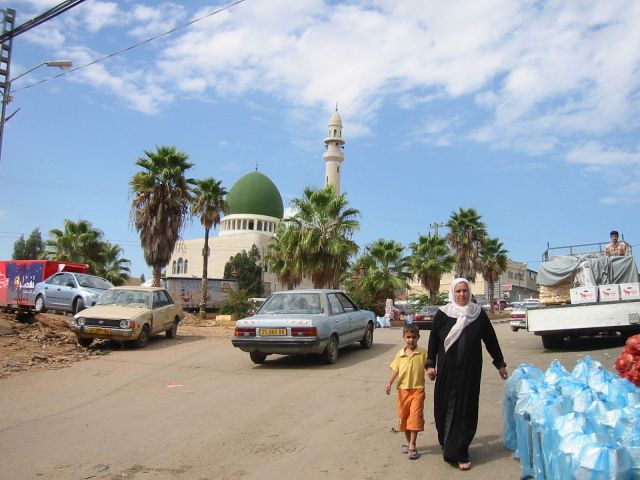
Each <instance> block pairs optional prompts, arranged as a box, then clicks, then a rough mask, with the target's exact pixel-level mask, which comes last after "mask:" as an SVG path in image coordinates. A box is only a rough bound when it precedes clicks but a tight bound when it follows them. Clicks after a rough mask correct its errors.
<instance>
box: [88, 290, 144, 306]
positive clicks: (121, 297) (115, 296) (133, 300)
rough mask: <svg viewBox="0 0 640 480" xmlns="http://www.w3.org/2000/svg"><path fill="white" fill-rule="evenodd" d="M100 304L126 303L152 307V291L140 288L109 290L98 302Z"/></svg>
mask: <svg viewBox="0 0 640 480" xmlns="http://www.w3.org/2000/svg"><path fill="white" fill-rule="evenodd" d="M98 304H100V305H126V306H129V307H144V308H151V292H143V291H140V290H120V289H117V288H113V289H111V290H107V292H106V293H105V294H104V295H103V296H102V298H101V299H100V301H99V302H98Z"/></svg>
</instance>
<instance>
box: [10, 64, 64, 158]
mask: <svg viewBox="0 0 640 480" xmlns="http://www.w3.org/2000/svg"><path fill="white" fill-rule="evenodd" d="M45 65H46V66H47V67H57V68H61V69H62V70H68V69H69V68H71V66H72V65H73V63H71V61H70V60H49V61H47V62H42V63H40V64H38V65H36V66H35V67H33V68H30V69H29V70H27V71H26V72H23V73H21V74H20V75H17V76H15V77H13V78H12V79H10V80H9V81H7V84H6V87H5V89H4V94H3V95H2V111H1V112H0V155H1V154H2V140H3V138H4V124H5V123H6V122H7V121H8V120H9V119H10V118H11V117H12V116H13V115H10V116H9V118H6V117H5V115H6V113H7V105H8V104H9V102H11V100H12V99H11V83H12V82H14V81H16V80H17V79H18V78H20V77H24V76H25V75H26V74H28V73H31V72H33V71H34V70H35V69H36V68H40V67H44V66H45Z"/></svg>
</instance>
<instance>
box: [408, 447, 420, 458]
mask: <svg viewBox="0 0 640 480" xmlns="http://www.w3.org/2000/svg"><path fill="white" fill-rule="evenodd" d="M417 458H420V454H419V453H418V450H416V449H415V448H410V449H409V460H416V459H417Z"/></svg>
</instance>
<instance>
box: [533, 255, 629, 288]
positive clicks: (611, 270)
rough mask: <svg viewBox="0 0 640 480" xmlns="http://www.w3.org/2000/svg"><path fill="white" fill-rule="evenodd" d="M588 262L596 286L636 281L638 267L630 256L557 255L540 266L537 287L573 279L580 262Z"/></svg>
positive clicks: (549, 285)
mask: <svg viewBox="0 0 640 480" xmlns="http://www.w3.org/2000/svg"><path fill="white" fill-rule="evenodd" d="M585 260H588V261H589V263H590V265H591V273H592V274H593V277H594V279H595V281H596V285H609V284H611V283H634V282H637V281H638V267H637V266H636V260H635V258H634V257H632V256H628V257H607V256H606V255H604V254H599V253H590V254H586V255H558V256H557V257H553V258H551V259H549V260H547V261H546V262H542V264H541V265H540V271H538V285H545V286H547V287H551V286H553V285H558V284H559V283H562V282H563V281H566V280H567V279H570V278H573V276H574V275H575V274H576V271H577V270H578V265H579V264H580V262H583V261H585Z"/></svg>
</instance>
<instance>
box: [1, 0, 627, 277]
mask: <svg viewBox="0 0 640 480" xmlns="http://www.w3.org/2000/svg"><path fill="white" fill-rule="evenodd" d="M57 3H58V1H57V0H55V1H48V0H15V1H14V2H13V3H12V5H11V7H12V8H15V9H16V10H17V22H16V25H20V24H22V23H23V22H25V21H27V20H28V19H30V18H32V17H33V16H35V15H37V14H40V13H42V12H43V11H45V10H46V9H48V8H50V7H51V6H53V5H55V4H57ZM225 5H228V3H214V2H207V1H200V0H193V1H188V2H154V1H147V2H138V1H133V0H131V1H129V0H122V1H118V2H106V1H97V0H88V1H86V2H85V3H83V4H81V5H80V6H78V7H76V8H74V9H72V10H70V11H68V12H66V13H64V14H62V15H60V16H59V17H57V18H56V19H54V20H52V21H50V22H48V23H46V24H44V25H41V26H39V27H36V28H34V29H32V30H31V31H30V32H28V33H26V34H23V35H20V36H19V37H17V38H16V39H15V40H14V50H13V59H12V65H11V72H12V77H16V76H17V75H19V74H20V73H22V72H24V71H26V70H28V69H29V68H31V67H33V66H35V65H38V64H39V63H41V62H44V61H47V60H57V59H69V60H72V61H73V62H74V67H78V66H82V65H85V64H87V63H89V62H91V61H93V60H95V59H98V58H102V57H105V56H107V55H108V54H111V53H113V52H118V51H121V50H123V49H125V48H127V47H129V46H131V45H134V44H137V43H139V42H141V41H144V40H146V39H148V38H151V37H153V36H155V35H157V34H160V33H163V32H166V31H169V30H171V29H172V28H175V27H177V26H180V25H184V24H186V23H188V22H190V21H192V20H194V19H198V18H201V17H205V16H206V15H207V14H208V13H210V12H212V11H214V10H216V9H218V8H220V7H222V6H225ZM638 24H640V3H638V2H636V1H633V0H630V1H615V0H611V1H607V2H601V1H582V2H546V1H535V2H533V1H531V2H513V1H511V0H504V1H503V0H493V1H490V0H486V1H482V2H477V1H475V0H470V1H467V2H465V1H462V2H453V3H452V2H425V1H412V0H405V1H403V2H397V1H391V0H389V1H387V0H380V1H370V2H364V1H357V0H356V1H350V2H338V1H322V0H296V1H295V2H292V1H290V0H289V1H281V0H245V1H244V2H243V3H240V4H238V5H236V6H234V7H232V8H230V9H228V10H225V11H223V12H221V13H219V14H216V15H212V16H208V17H206V18H205V19H203V20H201V21H197V22H195V23H193V24H191V25H190V26H188V27H186V28H181V29H179V30H177V31H176V32H174V33H172V34H170V35H165V36H162V37H160V38H159V39H157V40H154V41H152V42H149V43H145V44H143V45H141V46H139V47H138V48H135V49H133V50H129V51H127V52H125V53H122V54H118V55H115V56H113V57H111V58H109V59H107V60H105V61H102V62H99V63H97V64H95V65H93V66H91V67H87V68H82V69H79V70H76V71H71V72H69V73H68V74H66V75H64V76H62V77H60V78H56V79H53V80H50V81H47V82H44V83H41V84H39V85H34V86H32V87H29V85H32V84H34V83H35V82H38V81H40V80H42V79H45V78H48V77H50V76H53V75H55V74H58V73H60V71H59V70H57V69H52V68H46V67H42V68H38V69H37V70H35V71H34V72H33V73H31V74H29V75H26V76H24V77H22V78H20V79H17V80H16V81H15V83H14V84H13V86H12V91H13V101H12V103H11V104H10V105H9V107H8V113H9V114H11V113H12V112H13V111H14V110H17V109H18V108H19V109H20V111H19V112H18V113H17V114H16V115H15V116H14V117H13V118H11V120H10V121H9V122H7V124H6V127H5V138H4V145H3V147H2V158H1V160H0V191H1V192H2V202H1V203H0V258H3V259H5V258H6V259H8V258H10V257H11V253H12V248H13V243H14V242H15V241H16V240H17V239H18V237H19V235H20V234H24V235H25V237H26V236H27V235H28V234H29V233H30V232H31V231H32V230H33V229H34V228H35V227H40V229H41V231H42V232H43V236H44V237H45V238H46V236H47V233H48V231H49V230H50V229H52V228H61V227H62V224H63V221H64V219H65V218H69V219H71V220H74V221H77V220H79V219H85V220H89V221H91V222H92V224H93V225H94V227H96V228H99V229H101V230H102V231H103V232H104V234H105V238H106V239H107V240H109V241H111V242H113V243H117V244H118V245H120V246H121V247H123V248H124V251H125V252H124V253H125V257H127V258H129V259H130V260H131V261H132V275H134V276H139V275H140V274H141V273H144V274H145V276H146V277H147V278H149V272H150V269H149V268H148V267H147V266H146V265H145V263H144V260H143V256H142V251H141V249H140V246H139V237H138V235H137V233H136V232H135V231H134V230H133V229H132V227H131V224H130V221H129V206H130V201H131V199H130V197H129V190H128V182H129V179H130V178H131V177H132V175H133V174H134V173H135V172H136V171H137V169H136V166H135V160H136V158H138V157H139V156H141V155H142V154H143V151H144V150H153V149H154V148H155V146H156V145H175V146H176V147H178V148H179V149H181V150H183V151H184V152H186V153H187V154H189V156H190V160H191V161H192V162H193V163H195V167H194V168H193V169H192V170H191V176H192V177H194V178H203V177H206V176H213V177H215V178H217V179H221V180H222V181H223V185H224V186H225V187H226V188H227V189H230V188H231V187H232V186H233V184H234V182H235V181H236V180H237V179H239V178H240V177H241V176H243V175H244V174H246V173H249V172H250V171H252V170H253V169H255V166H256V163H258V165H259V169H260V171H261V172H263V173H264V174H266V175H267V176H269V177H270V178H271V179H272V180H273V181H274V182H275V184H276V185H277V186H278V188H279V189H280V191H281V193H282V196H283V200H284V203H285V207H287V206H288V205H289V202H290V200H291V199H292V198H294V197H297V196H300V195H301V192H302V190H303V188H304V187H305V186H307V185H312V186H321V185H322V181H323V176H324V168H325V166H324V161H323V159H322V154H323V152H324V143H323V140H324V138H325V135H326V131H327V122H328V119H329V117H330V116H331V113H332V110H333V108H335V104H336V103H338V105H339V109H340V113H341V115H342V119H343V122H344V131H343V133H344V136H345V138H346V145H345V156H346V159H345V162H344V164H343V176H342V190H343V191H344V192H345V193H346V194H347V198H348V200H349V201H350V203H351V205H352V206H354V207H355V208H358V209H360V211H361V213H362V215H361V218H360V221H361V229H360V231H359V233H358V235H357V236H356V240H357V242H358V243H359V245H360V246H362V247H363V246H365V245H367V244H368V243H370V242H372V241H373V240H375V239H377V238H380V237H384V238H391V239H395V240H398V241H400V242H401V243H403V244H405V245H408V244H409V243H410V242H412V241H415V240H416V239H417V237H418V235H419V234H425V233H426V232H427V229H428V227H429V225H430V224H435V223H443V222H446V221H447V219H448V218H449V216H450V214H451V212H452V211H454V210H457V209H458V208H460V207H463V208H468V207H473V208H475V209H476V210H477V211H478V212H479V213H480V214H481V215H482V217H483V219H484V221H485V223H486V225H487V229H488V231H489V234H490V235H491V236H496V237H498V238H499V239H500V240H501V241H502V242H503V243H504V245H505V248H507V249H508V250H509V252H510V257H511V258H512V259H514V260H515V261H526V262H528V263H529V265H530V267H531V268H533V269H537V267H538V266H539V262H538V260H539V259H540V255H541V253H542V251H543V250H544V249H545V247H546V244H547V242H549V243H550V244H551V245H552V246H559V245H569V244H579V243H591V242H600V241H606V240H608V233H609V230H611V229H612V228H615V229H617V230H619V231H620V232H621V233H622V234H623V235H624V237H625V238H626V240H627V241H628V242H629V243H630V244H631V245H634V246H635V245H637V244H640V224H639V222H638V213H637V212H638V207H639V201H640V135H639V133H640V128H639V119H640V117H639V115H638V113H639V111H640V88H639V87H640V29H638V28H637V25H638ZM25 87H29V88H25ZM202 236H203V232H202V227H201V226H200V224H199V223H198V222H197V221H196V222H193V223H192V224H191V225H189V226H188V228H187V229H186V230H185V231H184V232H183V238H185V239H191V238H201V237H202Z"/></svg>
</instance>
